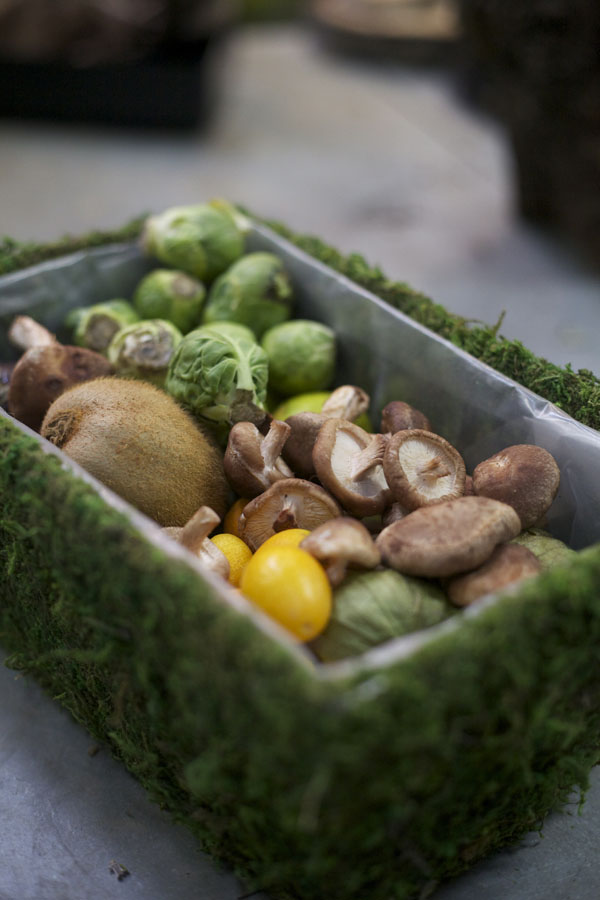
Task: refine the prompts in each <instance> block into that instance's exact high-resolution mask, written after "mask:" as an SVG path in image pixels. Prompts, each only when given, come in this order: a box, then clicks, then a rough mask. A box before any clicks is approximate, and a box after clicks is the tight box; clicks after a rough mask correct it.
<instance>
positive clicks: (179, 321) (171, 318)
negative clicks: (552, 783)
mask: <svg viewBox="0 0 600 900" xmlns="http://www.w3.org/2000/svg"><path fill="white" fill-rule="evenodd" d="M205 297H206V288H205V287H204V285H203V284H202V282H201V281H198V279H197V278H192V276H191V275H186V273H185V272H178V271H177V270H176V269H155V270H154V271H153V272H149V273H148V275H146V276H145V278H142V280H141V281H140V283H139V284H138V286H137V287H136V289H135V291H134V294H133V305H134V307H135V309H136V311H137V313H138V314H139V316H140V318H141V319H166V320H167V321H168V322H172V323H173V325H175V326H176V328H178V329H179V331H181V333H182V334H187V332H188V331H191V330H192V328H196V327H197V326H198V325H199V324H200V311H201V310H202V304H203V303H204V299H205Z"/></svg>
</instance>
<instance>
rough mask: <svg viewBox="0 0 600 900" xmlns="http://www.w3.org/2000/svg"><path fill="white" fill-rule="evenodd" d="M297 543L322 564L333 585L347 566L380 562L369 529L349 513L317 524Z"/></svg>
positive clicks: (375, 564) (338, 581)
mask: <svg viewBox="0 0 600 900" xmlns="http://www.w3.org/2000/svg"><path fill="white" fill-rule="evenodd" d="M300 547H301V549H302V550H308V552H309V553H310V554H311V555H312V556H314V557H315V559H318V560H319V562H321V563H322V564H323V565H324V567H325V571H326V572H327V575H328V577H329V580H330V581H331V583H332V584H333V585H334V586H335V585H337V584H340V582H341V581H342V580H343V577H344V575H345V572H346V568H347V566H352V567H356V568H359V569H360V568H362V569H374V568H375V566H378V565H379V563H380V562H381V553H380V552H379V550H378V549H377V547H376V546H375V542H374V540H373V538H372V537H371V534H370V532H369V530H368V529H367V528H366V527H365V526H364V525H363V524H362V523H361V522H359V521H358V520H357V519H351V518H350V517H349V516H340V517H339V518H337V519H329V521H327V522H324V523H323V524H322V525H319V526H318V527H317V528H315V529H314V531H311V533H310V534H309V535H307V536H306V537H305V538H304V540H303V541H301V543H300Z"/></svg>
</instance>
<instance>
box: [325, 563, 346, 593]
mask: <svg viewBox="0 0 600 900" xmlns="http://www.w3.org/2000/svg"><path fill="white" fill-rule="evenodd" d="M322 565H323V566H324V568H325V574H326V575H327V578H328V579H329V584H330V585H331V586H332V587H338V585H340V584H341V583H342V581H343V580H344V578H345V577H346V572H347V571H348V561H347V560H345V559H332V560H328V561H327V562H325V561H322Z"/></svg>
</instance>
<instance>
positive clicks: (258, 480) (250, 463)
mask: <svg viewBox="0 0 600 900" xmlns="http://www.w3.org/2000/svg"><path fill="white" fill-rule="evenodd" d="M289 432H290V427H289V425H287V424H286V423H285V422H279V421H277V420H276V419H272V420H271V422H270V427H269V431H268V433H267V436H263V435H262V434H261V432H260V431H259V429H258V428H257V427H256V425H254V424H253V423H252V422H236V424H235V425H234V426H233V427H232V428H231V430H230V432H229V436H228V439H227V448H226V450H225V454H224V456H223V469H224V470H225V475H226V477H227V481H228V482H229V484H230V486H231V487H232V488H233V490H234V491H235V492H236V494H238V495H239V496H240V497H248V499H251V498H252V497H256V496H258V494H261V493H262V492H263V491H266V490H267V488H268V487H270V486H271V485H272V484H273V483H274V482H275V481H279V480H280V479H282V478H293V476H294V473H293V472H292V471H291V469H290V468H289V467H288V466H287V465H286V463H285V462H284V461H283V459H281V457H280V455H279V454H280V452H281V448H282V446H283V444H284V442H285V440H286V437H287V436H288V435H289Z"/></svg>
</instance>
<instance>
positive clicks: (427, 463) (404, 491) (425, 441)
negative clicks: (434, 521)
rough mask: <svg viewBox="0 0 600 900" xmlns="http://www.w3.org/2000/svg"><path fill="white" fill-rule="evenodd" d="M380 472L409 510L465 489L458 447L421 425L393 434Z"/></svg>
mask: <svg viewBox="0 0 600 900" xmlns="http://www.w3.org/2000/svg"><path fill="white" fill-rule="evenodd" d="M383 471H384V473H385V477H386V480H387V483H388V484H389V486H390V490H391V492H392V494H393V497H394V500H396V501H398V502H399V503H401V504H402V506H404V507H406V509H409V510H412V509H417V508H418V507H420V506H428V505H429V504H432V503H443V502H445V501H447V500H452V499H454V498H456V497H460V496H462V494H463V493H464V490H465V478H466V470H465V464H464V461H463V458H462V456H461V455H460V453H459V452H458V450H456V449H455V448H454V447H453V446H452V444H450V443H449V442H448V441H447V440H446V439H445V438H443V437H441V435H439V434H434V433H433V432H431V431H425V430H424V429H422V428H410V429H406V430H404V431H397V432H396V433H395V434H393V435H392V437H391V438H390V439H389V440H388V444H387V447H386V450H385V456H384V458H383Z"/></svg>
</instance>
